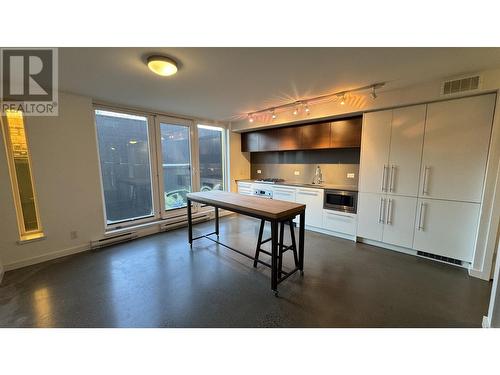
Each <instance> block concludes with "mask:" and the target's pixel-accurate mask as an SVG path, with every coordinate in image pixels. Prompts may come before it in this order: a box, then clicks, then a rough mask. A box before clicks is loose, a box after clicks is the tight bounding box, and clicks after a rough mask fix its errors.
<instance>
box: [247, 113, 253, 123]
mask: <svg viewBox="0 0 500 375" xmlns="http://www.w3.org/2000/svg"><path fill="white" fill-rule="evenodd" d="M248 121H249V122H253V121H254V118H253V115H252V114H249V115H248Z"/></svg>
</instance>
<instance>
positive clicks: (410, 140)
mask: <svg viewBox="0 0 500 375" xmlns="http://www.w3.org/2000/svg"><path fill="white" fill-rule="evenodd" d="M425 112H426V105H425V104H423V105H416V106H411V107H404V108H397V109H395V110H394V111H393V115H392V127H391V142H390V151H389V161H388V164H387V165H388V168H389V171H388V176H389V177H388V180H387V184H388V187H387V191H388V193H389V194H396V195H406V196H412V197H416V196H417V193H418V180H419V175H420V162H421V158H422V146H423V142H424V128H425Z"/></svg>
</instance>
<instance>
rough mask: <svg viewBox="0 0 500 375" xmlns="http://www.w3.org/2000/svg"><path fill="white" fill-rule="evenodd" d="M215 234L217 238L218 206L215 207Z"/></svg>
mask: <svg viewBox="0 0 500 375" xmlns="http://www.w3.org/2000/svg"><path fill="white" fill-rule="evenodd" d="M215 235H216V236H217V238H219V207H215Z"/></svg>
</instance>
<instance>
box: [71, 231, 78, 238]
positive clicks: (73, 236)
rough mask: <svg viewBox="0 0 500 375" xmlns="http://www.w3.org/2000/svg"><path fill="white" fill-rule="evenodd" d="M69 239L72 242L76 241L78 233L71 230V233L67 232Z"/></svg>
mask: <svg viewBox="0 0 500 375" xmlns="http://www.w3.org/2000/svg"><path fill="white" fill-rule="evenodd" d="M69 237H70V238H71V239H72V240H76V239H77V238H78V232H77V231H76V230H72V231H71V232H69Z"/></svg>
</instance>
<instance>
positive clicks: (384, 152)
mask: <svg viewBox="0 0 500 375" xmlns="http://www.w3.org/2000/svg"><path fill="white" fill-rule="evenodd" d="M391 122H392V110H388V111H379V112H370V113H365V115H364V117H363V130H362V136H361V160H360V172H359V191H362V192H369V193H380V192H383V191H385V190H386V187H387V178H388V165H387V162H388V160H389V145H390V140H391Z"/></svg>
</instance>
